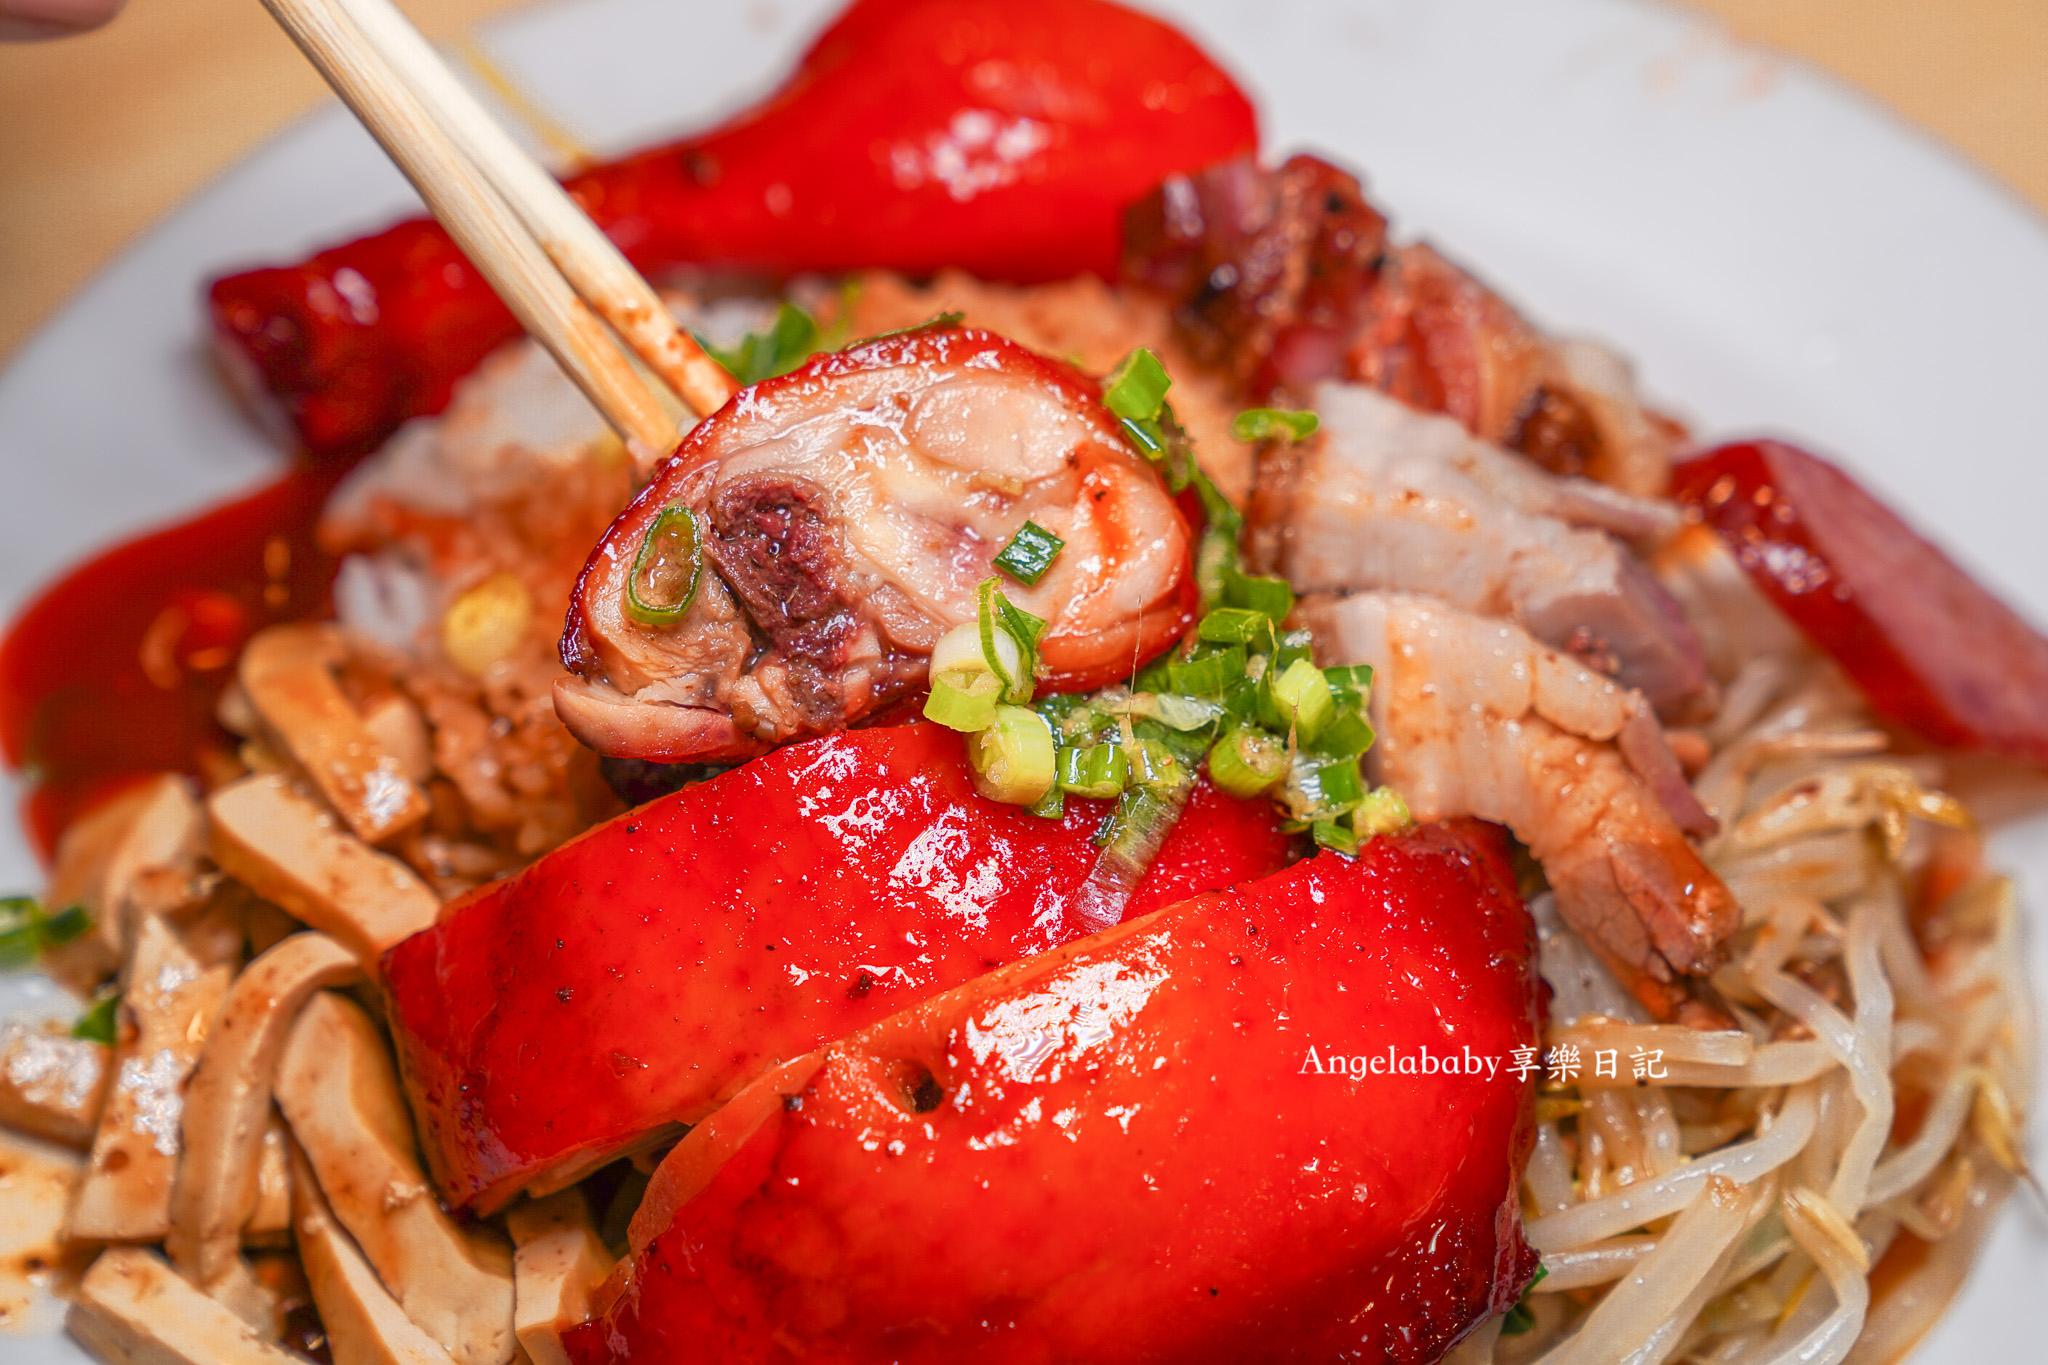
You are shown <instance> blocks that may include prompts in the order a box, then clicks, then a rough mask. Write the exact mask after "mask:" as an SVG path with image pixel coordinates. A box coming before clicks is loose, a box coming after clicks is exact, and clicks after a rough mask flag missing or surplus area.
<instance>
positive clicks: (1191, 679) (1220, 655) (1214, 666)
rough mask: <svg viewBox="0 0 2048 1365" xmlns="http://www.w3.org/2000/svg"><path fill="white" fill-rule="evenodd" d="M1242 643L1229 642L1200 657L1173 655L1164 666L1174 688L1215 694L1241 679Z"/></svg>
mask: <svg viewBox="0 0 2048 1365" xmlns="http://www.w3.org/2000/svg"><path fill="white" fill-rule="evenodd" d="M1244 667H1245V653H1244V646H1243V645H1232V646H1231V647H1230V648H1228V649H1223V650H1219V651H1217V652H1216V653H1214V654H1210V655H1208V656H1206V657H1203V658H1195V659H1187V660H1181V659H1174V660H1172V661H1171V662H1169V663H1168V664H1167V666H1166V676H1167V678H1168V679H1169V680H1170V681H1171V683H1172V684H1173V690H1174V691H1176V692H1184V693H1186V694H1187V695H1189V696H1193V697H1214V696H1219V695H1221V694H1222V692H1223V690H1224V689H1225V688H1227V687H1229V686H1230V685H1231V684H1232V683H1235V682H1242V681H1243V680H1244Z"/></svg>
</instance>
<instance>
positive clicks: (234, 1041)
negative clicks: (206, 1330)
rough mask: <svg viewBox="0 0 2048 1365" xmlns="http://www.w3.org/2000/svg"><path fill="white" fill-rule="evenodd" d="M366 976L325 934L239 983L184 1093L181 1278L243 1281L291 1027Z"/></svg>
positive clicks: (296, 942) (176, 1198) (277, 953)
mask: <svg viewBox="0 0 2048 1365" xmlns="http://www.w3.org/2000/svg"><path fill="white" fill-rule="evenodd" d="M361 974H362V969H361V967H360V965H359V964H358V963H357V961H356V958H355V955H354V954H353V953H351V952H349V950H348V949H346V948H344V947H342V946H341V945H340V944H339V943H336V942H335V941H334V940H333V939H331V938H328V937H327V936H326V935H325V934H293V935H292V936H291V937H290V938H287V939H285V940H283V941H282V942H280V943H278V944H277V945H276V946H274V947H272V948H271V949H270V950H269V951H267V952H265V953H264V954H263V955H262V956H260V957H258V958H257V959H256V960H255V961H254V962H251V963H250V964H249V965H248V966H247V967H246V968H244V969H243V971H242V974H241V975H240V976H238V977H236V978H235V981H234V986H233V988H232V989H230V990H229V992H228V995H227V998H226V1000H224V1001H223V1002H222V1003H221V1007H220V1014H219V1016H218V1018H217V1019H216V1020H215V1023H214V1027H213V1032H212V1034H211V1035H210V1036H209V1037H208V1038H207V1041H206V1049H205V1051H204V1052H203V1053H202V1054H201V1055H200V1058H199V1065H198V1066H197V1067H195V1068H193V1072H192V1080H191V1083H190V1084H189V1085H188V1086H187V1087H186V1091H185V1115H184V1123H183V1126H182V1132H183V1134H184V1145H185V1155H184V1159H183V1160H182V1161H181V1162H180V1163H179V1164H178V1175H177V1183H176V1185H175V1186H174V1187H173V1188H172V1191H171V1226H170V1231H169V1233H168V1234H167V1235H166V1236H165V1238H164V1249H165V1250H166V1251H167V1252H169V1253H170V1257H171V1260H172V1262H173V1263H174V1264H175V1265H176V1266H177V1267H178V1270H179V1273H181V1274H183V1275H184V1276H185V1277H186V1278H188V1279H190V1280H191V1281H192V1282H193V1283H194V1284H198V1285H201V1286H204V1287H205V1288H206V1289H208V1290H209V1291H214V1292H222V1291H223V1289H224V1287H225V1286H229V1285H231V1284H232V1283H234V1282H235V1281H236V1280H237V1278H246V1276H245V1267H244V1266H243V1263H242V1259H241V1256H240V1251H241V1238H242V1229H243V1228H244V1227H245V1226H247V1225H248V1222H249V1220H250V1218H251V1217H252V1216H253V1215H254V1214H255V1213H256V1211H257V1206H258V1203H259V1201H260V1197H261V1193H262V1187H261V1177H262V1165H263V1161H262V1158H263V1134H264V1130H265V1128H266V1127H267V1126H268V1125H269V1123H270V1121H271V1107H270V1083H271V1079H272V1077H274V1076H275V1075H276V1074H277V1059H278V1055H279V1054H280V1053H281V1052H282V1051H283V1050H284V1041H285V1038H286V1036H287V1034H288V1033H289V1032H290V1029H291V1025H292V1021H293V1020H294V1019H296V1018H297V1017H298V1013H299V1009H300V1007H301V1006H303V1005H304V1004H305V1002H306V1000H307V998H308V997H310V996H311V995H313V994H314V992H316V991H318V990H320V989H321V988H323V987H326V986H340V985H346V984H347V983H349V982H351V981H354V980H356V979H357V978H358V977H360V976H361Z"/></svg>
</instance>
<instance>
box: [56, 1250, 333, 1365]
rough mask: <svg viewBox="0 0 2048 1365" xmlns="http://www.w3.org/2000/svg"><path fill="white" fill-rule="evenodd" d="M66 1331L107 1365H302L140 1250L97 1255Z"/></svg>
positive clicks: (87, 1272) (152, 1253) (67, 1318)
mask: <svg viewBox="0 0 2048 1365" xmlns="http://www.w3.org/2000/svg"><path fill="white" fill-rule="evenodd" d="M65 1326H66V1327H67V1328H69V1329H70V1332H71V1335H72V1336H74V1337H76V1338H78V1340H79V1343H80V1344H81V1345H83V1346H84V1347H85V1349H86V1350H88V1351H90V1352H92V1354H93V1355H94V1356H96V1357H98V1358H99V1359H100V1360H103V1361H107V1362H109V1365H304V1362H303V1360H302V1359H301V1358H300V1357H298V1356H295V1355H293V1354H291V1352H289V1351H286V1350H283V1349H281V1348H279V1347H276V1346H272V1345H271V1344H269V1343H268V1342H266V1341H264V1340H263V1339H262V1338H261V1337H259V1336H258V1335H257V1334H256V1330H255V1329H254V1328H253V1327H251V1326H249V1324H248V1323H246V1322H243V1321H242V1320H241V1319H240V1318H238V1317H236V1316H235V1315H234V1314H233V1313H231V1312H229V1311H228V1310H227V1309H226V1308H224V1307H222V1306H221V1305H220V1304H218V1303H215V1302H214V1301H213V1300H212V1299H209V1298H208V1297H206V1295H205V1294H203V1293H201V1292H200V1291H199V1290H197V1289H194V1288H193V1287H192V1286H191V1285H189V1284H187V1283H185V1281H184V1280H182V1279H180V1278H178V1275H177V1272H176V1271H174V1270H172V1269H171V1268H170V1267H169V1266H168V1265H165V1264H164V1262H163V1259H162V1258H161V1257H159V1256H157V1255H156V1254H155V1253H154V1252H149V1251H144V1250H142V1249H141V1248H139V1247H111V1248H109V1249H108V1250H106V1251H104V1252H101V1253H100V1257H99V1259H98V1260H96V1261H94V1262H93V1263H92V1268H91V1269H90V1270H88V1271H86V1272H85V1278H84V1280H83V1281H81V1282H80V1284H79V1286H78V1299H77V1301H76V1302H75V1303H73V1304H72V1305H71V1312H70V1314H69V1315H68V1316H67V1317H66V1319H65Z"/></svg>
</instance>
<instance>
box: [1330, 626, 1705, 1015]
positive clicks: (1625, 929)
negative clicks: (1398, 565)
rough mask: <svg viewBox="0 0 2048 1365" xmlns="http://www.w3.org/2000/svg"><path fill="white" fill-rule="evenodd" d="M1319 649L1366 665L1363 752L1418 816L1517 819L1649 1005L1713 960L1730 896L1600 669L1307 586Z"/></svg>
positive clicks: (1577, 923) (1475, 629)
mask: <svg viewBox="0 0 2048 1365" xmlns="http://www.w3.org/2000/svg"><path fill="white" fill-rule="evenodd" d="M1297 619H1298V620H1299V621H1300V622H1301V623H1302V624H1304V625H1306V626H1308V627H1309V628H1310V629H1312V630H1313V631H1314V632H1315V635H1316V651H1317V661H1318V662H1319V663H1322V664H1324V665H1330V664H1361V663H1362V664H1371V665H1372V667H1373V669H1374V677H1373V685H1372V702H1371V706H1372V720H1373V725H1374V727H1375V729H1377V731H1378V732H1379V738H1378V741H1377V742H1376V743H1375V744H1374V746H1373V749H1372V752H1371V760H1370V761H1371V762H1372V764H1373V767H1374V770H1375V775H1376V777H1377V779H1378V780H1379V781H1382V782H1385V783H1387V784H1388V785H1390V786H1392V787H1394V788H1395V789H1396V790H1397V791H1399V792H1400V793H1401V794H1402V796H1403V797H1405V798H1406V799H1407V802H1408V805H1409V808H1410V809H1411V810H1412V811H1413V812H1414V814H1415V817H1416V818H1417V819H1419V820H1442V819H1447V818H1450V817H1452V816H1458V815H1476V816H1479V817H1481V818H1482V819H1487V820H1495V821H1498V822H1500V823H1501V824H1504V825H1506V826H1507V827H1508V828H1509V829H1511V830H1513V831H1514V833H1515V836H1516V837H1517V838H1519V839H1520V840H1521V841H1522V842H1523V843H1525V844H1527V845H1528V846H1529V851H1530V852H1531V853H1533V854H1534V855H1535V857H1536V859H1537V861H1538V862H1540V863H1541V864H1542V865H1543V871H1544V874H1545V875H1546V876H1547V877H1548V878H1549V880H1550V885H1551V889H1552V890H1554V891H1555V892H1556V893H1557V903H1558V908H1559V909H1560V910H1561V911H1562V912H1563V914H1564V917H1565V919H1566V921H1567V922H1568V923H1570V924H1571V926H1572V928H1573V929H1575V930H1577V931H1578V933H1579V934H1580V935H1581V936H1582V937H1584V938H1585V939H1586V941H1587V942H1588V943H1589V944H1590V945H1591V946H1592V947H1593V949H1594V950H1595V951H1596V952H1597V953H1599V954H1600V956H1601V958H1602V960H1603V961H1604V962H1606V964H1607V965H1608V967H1609V968H1610V969H1611V970H1613V971H1614V972H1615V974H1616V975H1617V976H1618V977H1620V979H1621V981H1622V983H1623V984H1624V985H1625V986H1627V987H1628V988H1629V989H1630V990H1631V991H1632V992H1633V993H1634V994H1635V995H1636V997H1637V998H1638V999H1640V1000H1641V1001H1642V1002H1643V1004H1644V1005H1645V1006H1646V1007H1648V1008H1649V1009H1651V1010H1652V1011H1653V1012H1655V1013H1656V1014H1657V1015H1658V1017H1660V1018H1666V1019H1668V1018H1672V1017H1674V1016H1677V1015H1679V1014H1680V1011H1681V1010H1688V1009H1696V1008H1697V1006H1695V1005H1694V1004H1693V1002H1692V999H1691V996H1690V995H1689V992H1688V989H1687V988H1686V986H1685V985H1684V983H1683V982H1682V981H1681V980H1680V978H1682V977H1687V976H1690V977H1705V976H1708V975H1710V974H1711V973H1712V972H1713V970H1714V969H1715V968H1716V967H1717V966H1719V965H1720V963H1721V961H1722V960H1723V958H1724V956H1725V953H1726V944H1727V941H1728V939H1729V938H1730V937H1731V936H1732V935H1733V934H1734V933H1735V931H1736V930H1737V929H1738V928H1740V927H1741V921H1742V912H1741V907H1740V906H1738V905H1737V904H1736V902H1735V898H1734V897H1733V896H1732V895H1730V894H1729V892H1728V889H1727V888H1726V887H1725V886H1723V885H1722V884H1721V880H1720V878H1718V877H1716V876H1715V875H1714V874H1713V872H1712V871H1710V870H1709V869H1708V868H1707V866H1706V864H1705V863H1703V862H1701V861H1700V858H1699V855H1698V854H1697V853H1695V852H1694V851H1693V848H1692V846H1691V845H1690V844H1688V843H1687V842H1686V840H1685V835H1684V833H1683V832H1682V831H1681V830H1680V828H1679V827H1678V824H1677V822H1676V820H1675V819H1674V817H1673V815H1672V814H1671V813H1669V812H1668V811H1666V810H1665V809H1664V808H1663V807H1662V806H1661V805H1660V804H1659V802H1658V799H1657V797H1656V795H1655V794H1654V793H1653V792H1652V791H1651V790H1650V789H1649V787H1648V786H1646V784H1645V783H1644V781H1643V780H1642V779H1641V778H1640V777H1639V776H1638V774H1637V773H1636V772H1634V771H1632V770H1631V768H1630V765H1629V762H1628V760H1627V759H1626V758H1625V757H1624V755H1623V753H1622V751H1621V749H1620V747H1619V746H1618V745H1617V744H1616V743H1615V742H1614V741H1615V740H1617V739H1618V738H1620V737H1621V736H1622V735H1623V734H1624V733H1625V730H1626V727H1627V726H1628V725H1629V724H1630V722H1631V720H1632V716H1633V706H1632V705H1631V698H1630V697H1629V695H1628V694H1627V693H1625V692H1623V691H1622V690H1621V689H1620V688H1618V687H1616V686H1615V685H1614V684H1613V683H1612V682H1610V681H1609V680H1608V679H1606V678H1603V677H1600V676H1599V675H1598V674H1595V673H1591V672H1589V671H1588V670H1586V669H1584V668H1583V667H1580V666H1578V665H1576V664H1574V663H1573V661H1571V660H1570V659H1567V658H1565V657H1564V656H1562V655H1560V654H1558V653H1556V652H1554V651H1552V650H1547V649H1544V648H1543V647H1542V646H1540V645H1539V644H1537V643H1536V642H1535V641H1534V640H1532V639H1530V638H1529V636H1528V635H1526V634H1525V633H1523V632H1522V631H1520V630H1518V629H1517V628H1515V627H1514V626H1512V625H1509V624H1508V623H1506V622H1504V621H1497V620H1486V619H1482V618H1479V617H1475V616H1470V615H1467V614H1465V613H1462V612H1458V611H1455V610H1452V609H1451V608H1449V607H1447V606H1445V605H1444V604H1443V603H1441V602H1437V601H1434V600H1432V599H1430V598H1426V597H1418V596H1412V595H1406V594H1399V593H1362V594H1359V595H1357V596H1353V597H1346V598H1338V597H1333V596H1319V597H1309V598H1305V599H1303V601H1302V603H1301V605H1300V606H1299V608H1298V609H1297Z"/></svg>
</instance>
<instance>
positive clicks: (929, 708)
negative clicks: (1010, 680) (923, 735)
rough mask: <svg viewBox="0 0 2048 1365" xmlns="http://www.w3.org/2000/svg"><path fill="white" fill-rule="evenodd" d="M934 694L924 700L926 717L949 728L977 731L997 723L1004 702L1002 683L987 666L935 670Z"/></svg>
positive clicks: (933, 675)
mask: <svg viewBox="0 0 2048 1365" xmlns="http://www.w3.org/2000/svg"><path fill="white" fill-rule="evenodd" d="M931 687H932V690H931V695H929V696H927V697H926V698H925V699H924V717H925V719H926V720H934V721H937V722H938V723H939V724H941V725H943V726H945V727H946V728H947V729H949V730H959V731H961V732H962V733H964V734H974V733H975V732H977V731H980V730H986V729H987V728H988V727H989V726H990V725H993V724H994V723H995V718H996V707H997V706H999V705H1001V704H1002V700H1003V682H1002V679H1000V678H998V677H997V676H996V675H995V674H993V673H990V672H988V671H987V670H986V669H980V670H976V671H973V672H963V671H961V670H959V669H951V670H947V671H944V672H939V671H936V670H935V671H934V672H933V673H932V678H931Z"/></svg>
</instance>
